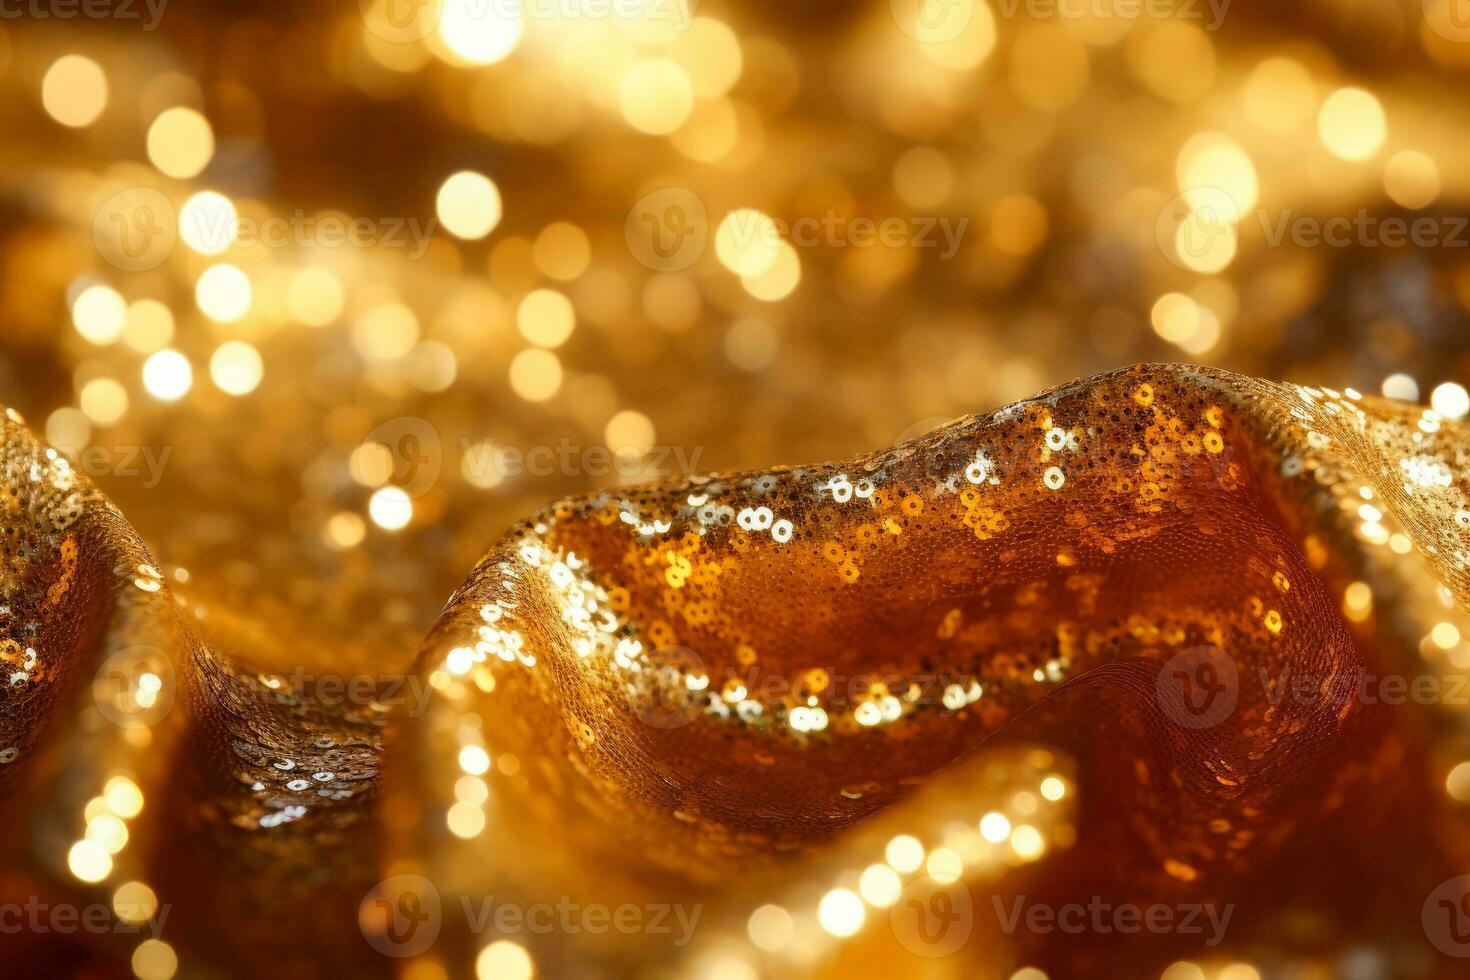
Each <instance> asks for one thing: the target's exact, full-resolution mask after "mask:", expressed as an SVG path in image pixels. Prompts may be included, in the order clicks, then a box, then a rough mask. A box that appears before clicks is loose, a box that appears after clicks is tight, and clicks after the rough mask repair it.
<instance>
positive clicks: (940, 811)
mask: <svg viewBox="0 0 1470 980" xmlns="http://www.w3.org/2000/svg"><path fill="white" fill-rule="evenodd" d="M1467 451H1470V441H1467V438H1466V434H1465V430H1464V428H1463V426H1462V425H1461V424H1460V423H1452V422H1448V421H1443V420H1441V419H1439V418H1438V417H1436V416H1435V415H1434V413H1433V412H1430V411H1427V410H1425V409H1423V408H1419V407H1415V406H1410V405H1404V404H1399V403H1392V402H1387V401H1384V400H1381V399H1376V398H1370V397H1363V396H1360V395H1358V394H1357V393H1355V392H1351V391H1346V392H1338V391H1333V390H1330V389H1325V388H1308V387H1301V386H1298V385H1290V384H1278V383H1272V382H1266V381H1257V380H1252V379H1248V378H1243V377H1239V376H1235V375H1230V374H1227V373H1225V372H1221V371H1216V370H1209V369H1201V368H1193V367H1183V366H1144V367H1138V368H1134V369H1130V370H1127V371H1122V372H1118V373H1115V374H1110V375H1106V376H1102V377H1099V378H1094V379H1089V380H1085V381H1079V382H1075V383H1073V384H1070V385H1067V386H1065V387H1062V388H1059V389H1056V390H1053V391H1050V392H1047V393H1044V394H1041V395H1038V396H1037V397H1035V398H1032V399H1028V400H1025V401H1022V402H1019V403H1017V404H1014V405H1011V406H1008V407H1006V408H1003V409H1001V410H999V411H996V412H992V413H989V414H986V415H982V416H971V417H966V418H962V419H959V420H957V421H955V422H953V423H951V424H950V425H948V426H945V427H943V428H941V429H939V430H937V431H935V432H932V433H930V434H929V435H926V436H923V437H921V438H919V439H917V440H915V441H913V442H909V443H906V444H904V445H901V446H899V447H897V448H894V449H891V450H888V451H885V452H880V453H873V454H869V455H865V456H860V457H857V458H854V459H850V460H846V461H844V462H840V463H827V464H821V465H812V466H799V467H795V466H775V467H772V468H770V469H767V470H761V471H755V472H746V473H726V474H715V475H711V476H707V477H695V478H692V479H680V480H675V481H671V482H665V483H659V484H652V485H647V486H642V487H636V488H629V489H623V490H607V491H603V492H600V493H597V494H595V495H588V496H581V497H576V498H572V499H568V500H563V501H559V502H557V503H554V504H551V505H549V506H547V507H546V508H544V509H543V510H541V511H540V512H538V513H537V514H535V515H534V516H533V517H531V518H530V519H529V520H527V521H526V522H524V523H523V524H521V525H519V526H518V527H516V528H515V529H513V530H512V531H511V532H509V533H508V534H507V535H506V536H505V538H504V539H503V540H501V541H500V542H499V543H498V544H496V545H495V546H494V547H493V548H491V550H490V552H489V553H488V554H487V555H486V556H485V558H484V559H483V560H482V561H481V563H480V564H479V565H478V567H476V568H475V569H474V570H473V572H472V573H471V574H470V575H469V577H468V579H467V580H466V581H465V582H464V584H463V585H462V586H461V587H460V588H459V589H458V590H457V591H456V592H455V593H454V595H453V596H452V597H451V598H450V600H449V602H448V604H447V605H446V607H445V610H444V612H443V614H442V616H441V617H440V619H439V621H438V623H437V624H436V625H435V626H434V628H433V629H432V631H431V632H430V634H429V635H428V637H427V638H426V639H425V640H424V642H423V645H422V648H421V651H420V654H419V656H418V661H417V667H416V668H415V669H414V671H412V672H410V673H409V674H407V675H405V676H403V677H399V678H379V679H378V682H377V683H376V684H375V686H374V687H373V689H372V691H370V692H367V693H366V695H365V696H363V697H358V698H343V697H341V692H340V691H332V690H324V689H323V681H322V679H320V678H316V679H315V680H313V681H312V682H310V683H304V682H302V680H301V678H299V677H288V676H284V675H281V674H277V673H272V672H270V671H259V670H255V669H253V666H252V665H253V663H254V662H255V658H254V657H253V656H252V653H251V650H252V645H253V644H256V643H263V642H266V641H264V640H262V639H260V637H261V636H264V635H268V634H269V629H270V624H262V623H259V622H256V621H253V620H251V619H250V618H249V617H246V616H244V615H233V614H232V613H231V612H230V611H229V610H228V609H221V608H217V607H214V606H209V607H205V606H203V605H200V604H197V603H195V602H194V601H193V600H192V599H191V598H190V596H189V592H188V588H187V586H186V585H184V584H181V583H178V582H174V581H169V579H168V576H166V575H164V574H163V573H162V572H161V571H160V570H159V569H158V568H157V567H156V566H155V565H154V563H153V560H152V558H151V557H150V555H149V553H148V551H147V549H146V546H145V545H144V544H143V543H142V542H141V541H140V540H139V539H138V538H137V536H136V534H135V533H134V532H132V530H131V529H130V527H129V526H128V525H127V523H126V522H125V520H124V519H123V517H122V516H121V515H120V514H119V513H117V511H116V510H115V509H114V508H113V507H112V506H111V505H110V504H109V503H108V502H107V501H106V500H105V499H104V498H103V497H102V496H101V495H100V494H98V493H97V492H96V491H95V490H93V489H91V488H90V485H89V484H88V483H87V481H86V480H85V478H83V477H81V476H78V475H75V474H73V473H71V472H70V471H69V469H68V467H67V466H66V463H65V460H64V459H62V458H60V457H58V456H57V454H56V453H54V452H53V451H51V450H48V449H46V448H44V447H42V446H41V445H39V444H38V443H37V442H36V441H35V439H34V438H33V437H32V436H30V435H29V434H28V432H27V431H26V429H25V427H24V425H23V422H22V421H21V420H20V419H19V418H18V417H17V416H15V415H14V414H12V415H11V416H10V417H9V418H8V419H7V420H6V423H5V454H4V460H3V463H4V471H3V478H4V484H3V490H4V497H3V504H4V508H5V516H6V520H5V528H4V533H5V539H6V549H5V555H4V558H5V563H6V568H5V577H4V581H3V588H4V592H5V594H4V596H3V597H0V601H3V607H0V617H3V618H0V625H3V629H4V638H3V648H0V659H3V661H4V665H3V666H4V673H5V678H4V679H5V685H4V688H3V690H4V693H3V694H0V792H3V794H4V800H3V804H0V806H3V810H0V821H3V822H0V827H3V828H4V831H3V834H0V848H3V854H4V863H3V867H4V868H5V869H6V870H5V871H4V872H3V877H0V882H3V888H0V898H3V897H5V896H7V895H20V894H43V895H48V896H52V898H53V900H54V901H63V900H71V901H84V902H85V901H92V902H99V903H101V904H103V905H106V906H107V907H108V909H109V915H110V916H112V917H113V918H114V919H117V920H119V921H123V920H129V919H130V920H132V921H138V920H140V919H142V920H146V919H147V917H146V916H140V915H139V914H138V912H137V910H136V909H126V910H125V909H124V908H123V904H124V903H123V900H122V899H121V898H119V897H118V896H119V895H121V889H122V887H123V886H124V885H125V884H126V885H139V886H143V887H144V888H145V890H146V891H147V893H148V894H151V895H152V896H153V897H154V900H155V903H156V905H157V906H158V907H160V908H163V907H166V908H167V909H168V910H169V916H170V919H169V922H168V924H167V932H168V936H169V942H170V943H171V944H172V947H173V948H174V949H175V950H176V951H177V955H178V957H179V971H180V975H183V976H194V975H197V976H225V975H231V976H233V975H239V976H247V975H260V971H263V970H265V969H267V968H269V970H270V971H271V972H272V973H276V974H281V975H286V976H318V975H322V974H323V973H325V972H327V971H332V970H349V971H352V972H353V973H354V974H357V975H385V976H386V975H392V974H393V973H394V972H398V973H399V974H400V975H405V976H413V977H416V978H430V977H458V976H469V975H475V974H476V972H477V971H478V974H479V975H480V976H482V977H483V976H487V975H506V976H516V975H526V972H525V971H531V972H532V973H534V974H535V975H538V976H552V977H561V976H609V977H611V976H649V977H668V976H730V977H752V976H773V977H774V976H781V977H785V976H814V977H828V976H831V977H836V976H874V977H882V976H897V975H923V976H946V977H947V976H955V977H961V976H963V977H990V976H996V977H1006V976H1011V975H1012V974H1013V973H1015V971H1017V970H1021V969H1023V968H1034V969H1041V970H1044V971H1045V972H1046V974H1047V975H1048V976H1051V977H1072V976H1117V977H1132V976H1140V975H1154V976H1156V975H1159V974H1160V973H1161V972H1163V971H1165V970H1166V969H1169V968H1170V964H1171V963H1177V962H1178V961H1180V960H1188V961H1190V963H1191V965H1194V964H1198V965H1197V966H1194V968H1195V969H1199V970H1201V971H1215V972H1213V973H1211V972H1205V973H1204V975H1209V976H1214V975H1220V976H1228V973H1221V972H1219V971H1222V970H1228V969H1229V968H1230V964H1231V963H1232V962H1234V961H1237V960H1249V961H1250V962H1253V963H1255V964H1258V965H1261V967H1262V968H1263V969H1279V970H1288V969H1292V970H1297V971H1298V972H1297V973H1295V974H1287V973H1281V974H1279V975H1300V976H1317V975H1329V973H1328V972H1322V971H1336V970H1338V969H1340V968H1342V967H1343V964H1344V963H1350V962H1351V963H1358V964H1360V965H1361V964H1362V963H1365V962H1366V963H1369V964H1370V965H1371V966H1373V968H1374V969H1378V970H1379V971H1380V972H1379V973H1377V974H1374V973H1368V974H1364V975H1393V976H1399V975H1402V976H1441V975H1442V976H1453V975H1456V974H1455V970H1456V961H1457V957H1458V956H1459V955H1460V948H1459V946H1457V945H1456V943H1458V942H1460V940H1458V939H1457V937H1456V935H1455V933H1454V932H1453V931H1452V930H1451V931H1450V932H1448V933H1445V932H1443V930H1440V929H1439V928H1438V926H1436V925H1435V921H1437V920H1434V919H1433V915H1436V914H1438V913H1437V912H1436V909H1437V908H1438V905H1437V904H1436V902H1437V901H1438V900H1437V899H1436V898H1435V896H1436V895H1439V896H1440V898H1441V899H1443V898H1444V896H1445V895H1449V896H1450V900H1451V902H1452V904H1453V900H1454V899H1455V896H1454V894H1452V893H1453V881H1454V879H1455V878H1456V876H1458V875H1460V874H1461V873H1463V872H1464V871H1465V870H1466V869H1467V863H1470V855H1467V854H1465V853H1464V852H1465V845H1464V840H1465V839H1466V837H1465V835H1464V833H1463V829H1464V815H1463V811H1462V810H1461V809H1459V805H1458V804H1457V803H1456V802H1455V801H1454V800H1453V799H1451V798H1450V797H1452V796H1453V786H1451V793H1450V794H1446V792H1445V791H1444V789H1443V787H1444V786H1445V783H1446V778H1447V774H1448V773H1450V772H1451V769H1452V767H1453V766H1454V765H1455V764H1456V763H1458V762H1459V761H1460V760H1462V759H1464V758H1465V757H1466V755H1467V752H1470V744H1467V735H1466V731H1467V729H1466V727H1465V724H1464V721H1465V717H1466V715H1465V714H1464V712H1465V711H1466V710H1467V707H1466V705H1465V703H1464V700H1463V699H1457V698H1454V697H1451V696H1450V691H1451V690H1452V688H1453V687H1454V685H1455V684H1456V678H1461V679H1463V669H1464V665H1461V664H1458V663H1457V662H1456V661H1457V658H1458V648H1457V647H1456V646H1455V644H1454V643H1450V644H1444V643H1440V642H1436V641H1435V640H1434V638H1435V637H1438V638H1439V639H1441V640H1442V639H1444V638H1445V636H1446V634H1447V633H1448V631H1449V630H1450V629H1453V630H1455V631H1456V635H1457V636H1458V634H1459V633H1460V632H1464V633H1465V634H1466V635H1470V623H1467V622H1466V621H1465V616H1464V612H1463V604H1464V602H1465V600H1466V598H1467V587H1470V583H1467V578H1466V576H1467V571H1466V570H1467V561H1470V537H1467V535H1470V504H1467V502H1466V500H1465V496H1464V492H1463V488H1464V486H1465V485H1466V480H1467V478H1470V460H1467ZM302 642H303V643H307V642H315V641H311V640H307V639H303V640H302ZM324 642H325V641H324ZM316 656H319V657H327V656H329V655H328V654H324V653H320V652H318V654H316ZM1394 678H1397V679H1401V680H1403V681H1404V682H1405V684H1406V690H1407V689H1411V688H1412V685H1414V684H1420V685H1421V686H1424V687H1426V689H1427V688H1428V687H1430V686H1432V687H1433V689H1434V691H1435V692H1436V693H1435V696H1433V697H1416V696H1413V695H1412V694H1408V695H1405V696H1404V697H1401V698H1394V697H1391V696H1389V694H1388V688H1387V683H1388V681H1389V680H1390V679H1394ZM119 827H122V828H123V829H122V830H121V831H119V829H118V828H119ZM1447 885H1448V886H1451V889H1450V892H1445V891H1443V889H1444V887H1445V886H1447ZM1436 889H1439V891H1436ZM129 894H130V895H135V894H136V890H134V892H130V893H129ZM487 903H488V904H487ZM144 904H145V905H146V904H147V903H146V902H145V903H144ZM506 908H509V909H511V910H512V911H513V912H515V913H517V914H518V915H519V916H520V918H519V919H516V916H514V915H512V916H505V915H501V914H500V912H499V911H497V910H501V911H503V910H504V909H506ZM1037 908H1040V909H1042V910H1044V911H1046V910H1049V911H1046V914H1044V915H1033V914H1032V910H1034V909H1037ZM543 909H545V910H549V911H547V912H546V914H545V915H544V916H540V912H541V910H543ZM1073 909H1081V910H1082V912H1081V913H1079V917H1078V918H1076V919H1075V921H1079V922H1081V921H1085V922H1087V923H1091V925H1090V926H1089V927H1087V928H1082V929H1078V930H1072V929H1069V928H1067V925H1066V924H1067V923H1068V922H1070V921H1074V920H1073V919H1069V917H1068V913H1069V911H1070V910H1073ZM1099 909H1106V910H1108V911H1106V912H1100V911H1098V910H1099ZM1128 909H1133V910H1135V911H1136V912H1137V913H1138V917H1139V920H1141V921H1147V922H1150V923H1154V925H1150V926H1147V927H1144V926H1137V923H1136V922H1135V926H1136V927H1135V928H1131V929H1130V928H1128V927H1127V925H1126V922H1125V923H1124V924H1123V925H1120V921H1122V920H1120V918H1119V910H1128ZM589 910H590V912H589ZM597 910H602V911H601V913H598V915H600V918H599V917H597V916H592V915H591V913H595V912H597ZM145 911H146V909H145ZM930 912H932V913H933V915H934V918H933V919H932V920H931V919H929V918H928V917H927V915H928V913H930ZM1149 915H1155V916H1156V917H1157V918H1156V919H1147V918H1146V917H1147V916H1149ZM538 916H540V917H539V918H538ZM1165 917H1168V922H1169V924H1168V925H1167V926H1166V927H1164V926H1160V927H1157V928H1155V927H1154V926H1155V925H1157V923H1159V922H1163V921H1164V918H1165ZM1186 919H1187V920H1188V923H1187V924H1186V922H1185V920H1186ZM512 920H515V921H516V922H519V927H515V926H514V922H513V921H512ZM541 921H544V922H546V923H551V925H550V927H549V928H547V929H545V930H542V929H539V928H537V927H536V926H535V923H536V922H541ZM405 922H407V923H408V924H409V925H411V926H412V927H413V928H411V929H410V928H406V927H405ZM1446 922H1449V923H1450V924H1453V922H1452V920H1446ZM598 923H601V928H598V925H597V924H598ZM1048 923H1049V924H1048ZM1098 923H1102V924H1103V925H1102V927H1099V925H1098ZM625 925H626V926H627V928H624V927H623V926H625ZM941 926H942V928H941ZM429 933H432V936H429V938H428V941H427V942H425V941H424V937H425V936H428V935H429ZM147 935H148V933H147V929H146V928H143V929H142V930H141V931H140V930H137V929H135V930H134V931H133V932H126V931H121V930H118V931H113V932H111V933H110V934H108V935H106V936H102V937H97V936H89V937H88V938H87V940H86V941H85V942H82V941H80V940H78V939H76V938H75V937H69V936H58V935H29V936H28V937H27V940H26V942H25V944H23V945H18V946H16V947H15V948H16V949H18V952H17V953H16V954H14V955H15V956H16V957H17V958H16V959H15V960H14V962H16V963H18V964H22V965H24V964H27V963H32V962H39V961H40V960H39V958H40V957H41V956H43V955H44V956H48V957H50V958H51V960H52V961H55V959H56V957H58V956H60V957H62V958H63V960H64V961H74V962H76V963H78V964H88V965H89V966H90V968H93V969H97V970H103V971H106V970H109V969H120V970H125V969H126V964H127V963H128V960H129V957H130V956H133V955H135V951H136V950H137V949H138V948H139V944H140V943H141V942H144V941H146V939H147ZM10 938H11V937H6V939H7V941H8V940H9V939H10ZM27 957H29V959H28V958H27ZM1345 957H1348V958H1350V957H1357V959H1351V960H1350V959H1345ZM1365 957H1366V959H1365ZM68 958H69V959H68ZM497 970H499V971H500V973H499V974H497V973H496V971H497ZM1313 970H1315V971H1318V972H1316V973H1313V972H1310V971H1313ZM1302 971H1307V972H1302Z"/></svg>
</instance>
